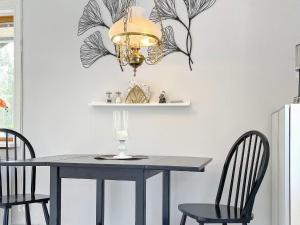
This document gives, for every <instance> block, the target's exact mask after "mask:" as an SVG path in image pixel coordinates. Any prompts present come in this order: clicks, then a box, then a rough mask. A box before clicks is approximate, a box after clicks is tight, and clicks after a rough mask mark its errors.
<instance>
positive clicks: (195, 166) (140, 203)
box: [6, 154, 212, 225]
mask: <svg viewBox="0 0 300 225" xmlns="http://www.w3.org/2000/svg"><path fill="white" fill-rule="evenodd" d="M96 156H97V155H87V154H80V155H57V156H48V157H38V158H33V159H25V160H19V161H8V162H6V163H7V165H11V166H47V167H50V225H61V198H62V193H61V182H62V179H68V178H69V179H92V180H96V183H97V188H96V225H104V210H105V209H104V202H105V181H106V180H122V181H134V182H135V225H146V180H147V179H148V178H150V177H153V176H155V175H158V174H162V224H163V225H170V204H171V203H170V191H171V183H170V173H171V172H172V171H186V172H204V171H205V168H206V166H207V164H208V163H210V162H211V161H212V158H207V157H187V156H147V157H143V158H142V159H134V160H104V159H96Z"/></svg>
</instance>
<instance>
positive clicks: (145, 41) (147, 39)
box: [109, 0, 164, 76]
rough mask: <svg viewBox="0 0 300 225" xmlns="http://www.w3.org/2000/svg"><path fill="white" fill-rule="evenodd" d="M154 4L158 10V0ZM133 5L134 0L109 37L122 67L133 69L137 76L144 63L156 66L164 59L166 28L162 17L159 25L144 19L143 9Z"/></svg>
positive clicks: (110, 31)
mask: <svg viewBox="0 0 300 225" xmlns="http://www.w3.org/2000/svg"><path fill="white" fill-rule="evenodd" d="M154 2H155V7H156V9H157V3H156V0H154ZM133 4H134V2H133V0H131V1H129V3H128V7H127V10H126V13H125V16H124V17H123V18H122V19H120V20H119V21H117V22H116V23H114V24H113V25H112V27H111V28H110V30H109V37H110V39H111V41H112V42H113V44H114V45H115V48H116V53H117V54H116V55H117V59H118V61H119V63H120V65H121V66H126V65H130V66H131V67H133V69H134V76H136V70H137V68H138V67H139V66H141V65H142V64H143V62H145V63H146V64H148V65H154V64H156V63H157V62H158V61H159V60H160V59H161V58H162V55H163V44H162V43H163V41H162V40H163V36H164V28H163V24H162V20H161V18H160V15H157V16H158V17H159V20H160V23H159V25H157V24H155V23H153V22H152V21H150V20H148V19H146V18H144V17H143V13H144V9H143V8H141V7H137V6H133ZM157 12H158V10H157ZM158 14H159V13H158ZM150 49H151V51H150Z"/></svg>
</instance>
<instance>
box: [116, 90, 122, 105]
mask: <svg viewBox="0 0 300 225" xmlns="http://www.w3.org/2000/svg"><path fill="white" fill-rule="evenodd" d="M121 94H122V92H120V91H117V92H116V98H115V103H116V104H120V103H122V97H121Z"/></svg>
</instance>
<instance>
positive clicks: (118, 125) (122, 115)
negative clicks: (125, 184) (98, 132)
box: [113, 110, 132, 159]
mask: <svg viewBox="0 0 300 225" xmlns="http://www.w3.org/2000/svg"><path fill="white" fill-rule="evenodd" d="M113 120H114V132H115V138H116V140H117V141H118V142H119V144H118V150H119V154H118V155H116V156H114V158H116V159H130V158H132V156H130V155H127V153H126V151H127V146H126V141H127V140H128V111H125V110H123V111H114V112H113Z"/></svg>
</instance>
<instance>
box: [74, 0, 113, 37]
mask: <svg viewBox="0 0 300 225" xmlns="http://www.w3.org/2000/svg"><path fill="white" fill-rule="evenodd" d="M97 26H104V27H107V25H105V23H104V21H103V19H102V16H101V11H100V7H99V5H98V3H97V2H96V0H90V1H89V3H88V4H87V5H86V6H85V7H84V10H83V14H82V16H81V17H80V20H79V24H78V36H79V35H82V34H83V33H84V32H86V31H87V30H89V29H91V28H93V27H97Z"/></svg>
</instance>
